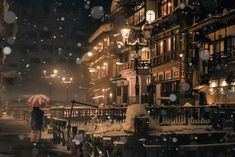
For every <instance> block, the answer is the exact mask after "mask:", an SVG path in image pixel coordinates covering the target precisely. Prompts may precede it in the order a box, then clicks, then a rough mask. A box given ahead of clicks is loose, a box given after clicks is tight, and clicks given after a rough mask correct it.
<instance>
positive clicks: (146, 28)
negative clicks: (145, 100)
mask: <svg viewBox="0 0 235 157" xmlns="http://www.w3.org/2000/svg"><path fill="white" fill-rule="evenodd" d="M130 28H132V29H134V30H138V31H142V33H143V36H144V38H145V39H146V40H147V42H146V43H140V38H141V36H140V37H138V39H137V40H136V42H135V43H129V42H128V39H129V36H130V32H131V29H130ZM152 29H153V27H152V25H151V24H149V23H145V24H144V25H143V27H142V28H137V27H133V26H132V27H131V26H129V27H125V28H123V29H121V35H122V39H123V42H124V43H125V45H126V46H134V47H135V53H136V54H135V57H134V70H135V72H136V79H135V93H136V98H138V99H136V103H140V104H141V95H140V93H139V90H140V89H139V88H140V87H139V76H138V75H139V67H141V66H142V64H143V61H141V60H140V56H139V55H138V53H139V50H140V47H147V46H148V40H149V39H150V37H151V34H152ZM140 61H141V62H140ZM140 63H141V64H140ZM144 65H147V63H144ZM149 66H150V64H149ZM137 100H138V101H137Z"/></svg>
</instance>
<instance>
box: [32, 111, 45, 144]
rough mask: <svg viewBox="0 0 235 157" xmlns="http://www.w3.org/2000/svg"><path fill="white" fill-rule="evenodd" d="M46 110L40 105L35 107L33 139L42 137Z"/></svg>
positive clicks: (33, 112) (33, 113) (36, 139)
mask: <svg viewBox="0 0 235 157" xmlns="http://www.w3.org/2000/svg"><path fill="white" fill-rule="evenodd" d="M43 116H44V112H43V111H42V110H41V109H40V108H39V107H33V110H32V113H31V129H32V141H33V142H35V141H38V140H40V139H41V134H42V132H41V131H42V125H43Z"/></svg>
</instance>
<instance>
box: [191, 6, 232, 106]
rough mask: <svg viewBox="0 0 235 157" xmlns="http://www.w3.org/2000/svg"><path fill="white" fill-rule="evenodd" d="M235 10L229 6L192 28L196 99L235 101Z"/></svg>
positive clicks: (225, 102) (226, 102) (223, 102)
mask: <svg viewBox="0 0 235 157" xmlns="http://www.w3.org/2000/svg"><path fill="white" fill-rule="evenodd" d="M234 21H235V11H234V9H230V10H228V9H226V8H224V10H223V11H222V12H220V13H218V14H215V15H212V16H211V17H208V18H206V19H204V20H202V21H200V22H198V23H195V24H194V25H193V26H191V27H190V28H189V31H190V32H193V39H194V42H193V47H194V51H193V52H194V53H193V54H194V55H193V60H194V61H195V65H197V66H196V72H194V76H195V77H194V84H195V85H198V86H196V87H197V88H196V89H197V90H196V92H195V94H196V99H198V100H199V102H200V100H201V103H202V102H205V103H207V104H235V87H234V86H235V80H234V79H235V76H234V73H235V69H234V67H235V65H234V61H235V22H234ZM200 105H201V104H200Z"/></svg>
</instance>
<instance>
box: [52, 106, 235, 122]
mask: <svg viewBox="0 0 235 157" xmlns="http://www.w3.org/2000/svg"><path fill="white" fill-rule="evenodd" d="M147 111H148V113H149V114H150V116H151V117H152V118H153V119H155V120H156V121H158V122H159V123H160V124H161V125H188V124H191V125H210V124H212V123H216V122H218V121H222V120H223V119H225V118H226V116H227V119H229V118H232V114H233V113H232V111H235V109H234V110H233V109H232V108H231V109H229V110H228V109H226V108H225V107H223V106H193V107H182V106H160V107H152V108H147ZM69 114H70V107H65V108H53V109H51V115H52V117H57V118H62V119H63V118H64V119H68V118H69ZM125 117H126V108H125V107H115V108H105V107H104V108H92V107H85V108H84V107H83V108H81V107H74V108H73V111H72V115H71V124H73V125H78V124H89V123H91V122H94V121H95V122H100V123H103V122H107V121H116V122H120V123H121V122H124V121H125Z"/></svg>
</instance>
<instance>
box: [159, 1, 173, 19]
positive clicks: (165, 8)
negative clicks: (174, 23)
mask: <svg viewBox="0 0 235 157" xmlns="http://www.w3.org/2000/svg"><path fill="white" fill-rule="evenodd" d="M171 12H172V4H171V0H162V1H161V14H162V16H166V15H168V14H170V13H171Z"/></svg>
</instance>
